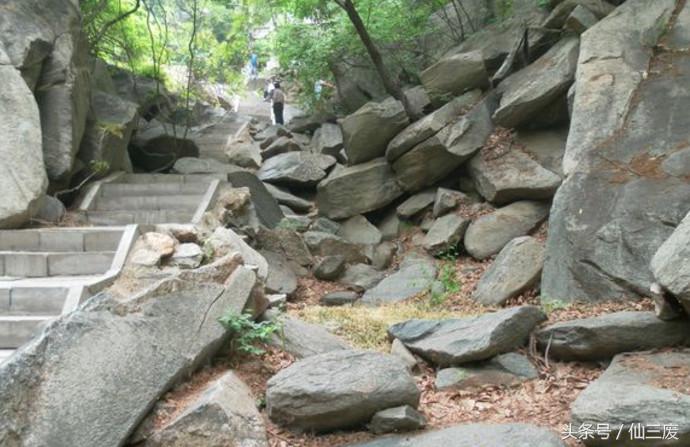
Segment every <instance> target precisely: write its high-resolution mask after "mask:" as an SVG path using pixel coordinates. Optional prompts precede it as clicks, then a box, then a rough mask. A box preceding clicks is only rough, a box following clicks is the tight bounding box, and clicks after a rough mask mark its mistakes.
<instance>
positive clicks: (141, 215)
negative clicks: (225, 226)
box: [84, 197, 201, 226]
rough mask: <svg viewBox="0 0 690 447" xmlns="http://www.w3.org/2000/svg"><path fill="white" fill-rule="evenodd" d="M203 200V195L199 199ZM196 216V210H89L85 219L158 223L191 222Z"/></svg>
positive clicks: (95, 222)
mask: <svg viewBox="0 0 690 447" xmlns="http://www.w3.org/2000/svg"><path fill="white" fill-rule="evenodd" d="M198 201H199V202H201V197H199V199H198ZM193 218H194V211H187V210H171V211H152V210H148V211H138V210H137V211H133V210H118V211H87V212H86V215H85V217H84V221H85V222H88V223H90V224H92V225H103V226H111V225H129V224H139V225H158V224H162V223H182V224H186V223H190V222H191V221H192V219H193Z"/></svg>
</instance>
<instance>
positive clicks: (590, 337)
mask: <svg viewBox="0 0 690 447" xmlns="http://www.w3.org/2000/svg"><path fill="white" fill-rule="evenodd" d="M536 336H537V341H538V343H539V346H540V348H541V349H546V347H547V346H549V357H553V358H556V359H560V360H581V361H595V360H606V359H610V358H611V357H613V356H614V355H616V354H620V353H623V352H631V351H644V350H648V349H662V348H665V347H669V346H680V345H683V346H687V345H689V344H690V323H688V322H687V321H685V320H677V321H662V320H660V319H658V318H657V317H656V315H654V312H616V313H612V314H607V315H602V316H600V317H594V318H585V319H582V320H573V321H565V322H562V323H556V324H554V325H551V326H547V327H545V328H543V329H541V330H539V331H537V334H536Z"/></svg>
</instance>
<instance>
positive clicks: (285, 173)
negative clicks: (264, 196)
mask: <svg viewBox="0 0 690 447" xmlns="http://www.w3.org/2000/svg"><path fill="white" fill-rule="evenodd" d="M334 164H335V158H333V157H331V156H328V155H317V154H312V153H309V152H289V153H287V154H280V155H277V156H275V157H273V158H270V159H268V160H266V161H265V162H264V164H263V166H261V169H259V172H257V174H256V175H257V177H259V179H260V180H262V181H264V182H268V183H275V184H278V185H287V186H290V185H293V186H314V185H316V184H317V183H319V182H320V181H321V180H323V179H324V178H325V177H326V170H328V168H330V167H331V166H333V165H334Z"/></svg>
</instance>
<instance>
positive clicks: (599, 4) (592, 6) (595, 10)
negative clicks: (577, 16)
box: [543, 0, 616, 29]
mask: <svg viewBox="0 0 690 447" xmlns="http://www.w3.org/2000/svg"><path fill="white" fill-rule="evenodd" d="M579 8H584V9H586V10H587V11H589V12H590V14H592V15H594V17H595V19H597V20H601V19H603V18H604V17H606V16H607V15H609V14H611V13H612V12H613V11H614V10H615V9H616V8H615V6H613V5H612V4H611V3H609V2H606V1H601V0H564V1H561V2H559V3H558V4H557V5H556V7H555V8H553V11H551V13H550V14H549V16H548V17H547V18H546V20H544V25H543V26H544V28H552V29H559V28H562V27H563V26H564V25H565V24H566V22H567V20H568V18H569V17H570V15H571V14H572V13H573V12H574V11H575V10H576V9H579Z"/></svg>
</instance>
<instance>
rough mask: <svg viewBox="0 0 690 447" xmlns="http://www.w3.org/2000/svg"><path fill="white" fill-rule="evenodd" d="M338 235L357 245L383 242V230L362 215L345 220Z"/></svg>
mask: <svg viewBox="0 0 690 447" xmlns="http://www.w3.org/2000/svg"><path fill="white" fill-rule="evenodd" d="M338 236H340V237H342V238H344V239H345V240H347V241H349V242H351V243H353V244H355V245H378V244H380V243H381V238H382V234H381V231H380V230H379V229H378V228H376V227H375V226H374V225H372V224H371V222H369V221H368V220H367V218H366V217H364V216H362V215H358V216H353V217H351V218H349V219H348V220H346V221H345V222H343V224H342V226H341V227H340V231H338Z"/></svg>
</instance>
